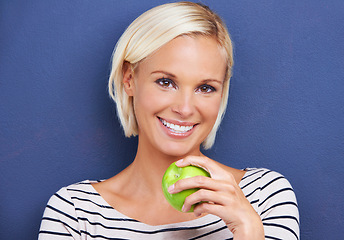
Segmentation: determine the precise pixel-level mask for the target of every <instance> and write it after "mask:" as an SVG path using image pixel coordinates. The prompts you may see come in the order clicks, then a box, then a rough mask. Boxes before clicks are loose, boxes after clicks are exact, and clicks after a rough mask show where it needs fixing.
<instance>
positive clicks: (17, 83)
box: [0, 0, 344, 240]
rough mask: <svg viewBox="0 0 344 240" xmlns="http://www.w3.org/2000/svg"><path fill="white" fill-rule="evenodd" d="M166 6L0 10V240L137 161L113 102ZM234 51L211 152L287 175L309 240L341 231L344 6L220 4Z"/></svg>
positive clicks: (44, 3)
mask: <svg viewBox="0 0 344 240" xmlns="http://www.w3.org/2000/svg"><path fill="white" fill-rule="evenodd" d="M164 2H166V1H153V0H151V1H133V0H129V1H115V0H97V1H93V0H73V1H70V0H60V1H52V0H35V1H19V0H11V1H1V2H0V148H1V149H0V182H1V184H0V193H1V195H0V239H36V238H37V233H38V228H39V224H40V218H41V216H42V213H43V210H44V207H45V204H46V202H47V200H48V198H49V197H50V196H51V195H52V194H54V192H55V191H57V190H58V189H59V188H60V187H62V186H65V185H68V184H71V183H74V182H77V181H80V180H84V179H104V178H108V177H111V176H112V175H114V174H116V173H118V172H119V171H120V170H121V169H123V168H124V167H125V166H127V165H128V164H129V163H130V162H131V160H132V159H133V157H134V152H135V149H136V147H135V145H136V139H125V138H124V137H123V134H122V131H121V129H120V126H119V123H118V121H117V119H116V113H115V110H114V104H113V103H112V102H111V100H110V99H109V97H108V96H107V77H108V74H109V65H110V57H111V53H112V49H113V47H114V45H115V42H116V41H117V39H118V38H119V36H120V34H121V33H122V32H123V31H124V29H125V27H126V26H127V25H128V24H129V23H130V22H131V21H132V20H133V19H134V18H135V17H137V16H138V15H139V14H140V13H142V12H144V11H145V10H147V9H149V8H151V7H152V6H155V5H157V4H159V3H164ZM202 2H204V3H206V4H208V5H210V6H211V8H212V9H214V10H215V11H217V12H218V13H219V14H220V15H222V16H223V18H224V19H225V21H226V22H227V24H228V26H229V29H230V32H231V35H232V38H233V41H234V43H235V70H234V77H233V79H232V85H231V89H230V99H229V107H228V111H227V114H226V117H225V119H224V122H223V124H222V125H221V128H220V132H219V134H218V138H217V142H216V146H215V147H214V148H213V149H212V150H210V151H208V152H207V153H208V154H209V155H210V156H211V157H213V158H214V159H216V160H218V161H220V162H223V163H225V164H228V165H231V166H233V167H236V168H245V167H267V168H270V169H273V170H276V171H278V172H281V173H282V174H284V175H285V176H286V177H287V178H288V179H289V180H290V182H291V183H292V185H293V187H294V189H295V192H296V194H297V197H298V203H299V207H300V214H301V239H331V240H332V239H342V237H343V235H344V229H343V224H344V203H343V202H344V191H343V185H344V180H343V175H344V171H343V169H344V161H343V160H344V159H343V156H344V127H343V121H344V96H343V92H344V60H343V59H344V43H343V40H344V1H341V0H336V1H335V0H333V1H316V0H313V1H302V0H301V1H296V0H295V1H273V0H270V1H267V0H262V1H253V0H252V1H234V0H231V1H229V0H222V1H210V0H207V1H206V0H203V1H202Z"/></svg>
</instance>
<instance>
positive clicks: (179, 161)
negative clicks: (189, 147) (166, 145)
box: [176, 159, 184, 165]
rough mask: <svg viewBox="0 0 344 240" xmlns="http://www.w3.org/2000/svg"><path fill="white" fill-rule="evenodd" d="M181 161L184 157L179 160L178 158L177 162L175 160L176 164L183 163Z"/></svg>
mask: <svg viewBox="0 0 344 240" xmlns="http://www.w3.org/2000/svg"><path fill="white" fill-rule="evenodd" d="M183 161H184V159H180V160H178V161H177V162H176V164H177V165H178V164H181V163H183Z"/></svg>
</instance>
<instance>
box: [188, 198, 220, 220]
mask: <svg viewBox="0 0 344 240" xmlns="http://www.w3.org/2000/svg"><path fill="white" fill-rule="evenodd" d="M203 213H208V214H213V215H216V216H218V217H220V218H223V216H222V215H223V214H224V207H223V206H222V205H218V204H214V203H211V202H203V203H199V204H197V205H196V206H195V208H194V214H195V215H196V216H197V217H198V216H200V215H201V214H203Z"/></svg>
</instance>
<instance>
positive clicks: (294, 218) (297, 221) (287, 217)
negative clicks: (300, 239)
mask: <svg viewBox="0 0 344 240" xmlns="http://www.w3.org/2000/svg"><path fill="white" fill-rule="evenodd" d="M276 219H292V220H294V221H295V222H296V223H297V225H300V223H299V220H298V219H297V218H296V217H294V216H274V217H267V218H264V219H263V220H262V221H269V220H276Z"/></svg>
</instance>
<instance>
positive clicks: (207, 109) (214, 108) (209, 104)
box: [199, 96, 221, 124]
mask: <svg viewBox="0 0 344 240" xmlns="http://www.w3.org/2000/svg"><path fill="white" fill-rule="evenodd" d="M201 103H202V104H201V105H199V109H200V112H201V113H202V115H203V116H204V117H205V118H207V120H209V121H211V122H212V124H214V123H215V121H216V118H217V115H218V113H219V109H220V105H221V96H217V97H214V98H209V99H205V100H204V101H202V102H201Z"/></svg>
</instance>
